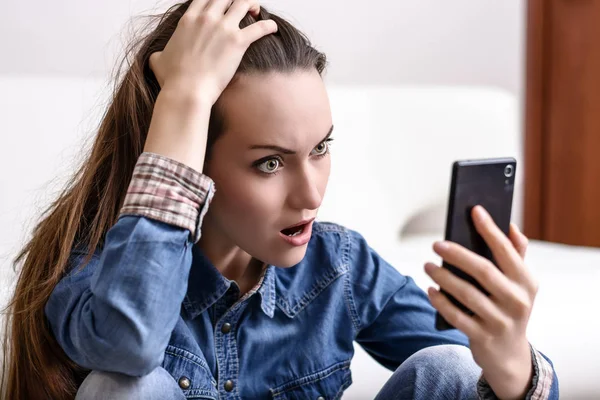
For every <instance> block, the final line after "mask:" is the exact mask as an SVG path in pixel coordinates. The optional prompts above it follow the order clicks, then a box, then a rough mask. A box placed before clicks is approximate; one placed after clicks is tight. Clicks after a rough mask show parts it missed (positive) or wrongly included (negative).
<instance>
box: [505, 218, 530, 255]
mask: <svg viewBox="0 0 600 400" xmlns="http://www.w3.org/2000/svg"><path fill="white" fill-rule="evenodd" d="M508 238H509V239H510V241H511V242H512V244H513V246H515V249H517V252H518V253H519V255H520V256H521V258H522V259H525V253H526V252H527V245H528V244H529V239H527V236H525V235H523V234H522V233H521V231H520V230H519V227H518V226H517V225H516V224H513V223H511V224H510V231H509V234H508Z"/></svg>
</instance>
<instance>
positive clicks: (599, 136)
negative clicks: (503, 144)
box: [542, 0, 600, 246]
mask: <svg viewBox="0 0 600 400" xmlns="http://www.w3.org/2000/svg"><path fill="white" fill-rule="evenodd" d="M547 4H549V5H550V7H549V8H548V9H547V10H546V13H547V14H546V16H547V19H548V20H549V26H550V27H551V29H549V32H548V33H547V37H548V42H547V43H549V44H550V46H548V44H546V46H547V47H546V54H547V57H548V58H547V59H548V63H547V65H546V73H545V76H546V77H547V78H546V82H545V84H546V85H547V89H546V90H547V93H546V105H545V107H544V114H545V115H544V118H543V119H544V120H545V121H547V124H546V125H545V126H544V128H543V131H544V132H543V141H544V143H543V144H542V152H543V153H544V157H543V163H542V168H543V169H544V170H545V172H544V173H543V180H542V182H543V183H542V186H543V191H542V196H543V199H542V202H544V203H545V205H544V207H542V213H543V214H542V220H543V221H544V222H543V224H542V229H543V230H542V232H543V235H542V236H543V238H544V239H545V240H549V241H554V242H560V243H569V244H578V245H589V246H600V189H599V188H600V157H599V152H600V112H599V111H600V40H599V39H600V1H596V0H587V1H585V0H571V1H567V0H553V1H551V2H548V3H547Z"/></svg>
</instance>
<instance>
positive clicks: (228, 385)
mask: <svg viewBox="0 0 600 400" xmlns="http://www.w3.org/2000/svg"><path fill="white" fill-rule="evenodd" d="M224 387H225V390H227V391H228V392H231V391H232V390H233V381H232V380H230V379H228V380H227V382H225V385H224Z"/></svg>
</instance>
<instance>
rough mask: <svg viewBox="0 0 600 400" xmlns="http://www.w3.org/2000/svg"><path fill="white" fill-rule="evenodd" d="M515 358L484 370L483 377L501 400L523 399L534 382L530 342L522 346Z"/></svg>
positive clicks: (508, 358)
mask: <svg viewBox="0 0 600 400" xmlns="http://www.w3.org/2000/svg"><path fill="white" fill-rule="evenodd" d="M518 348H519V351H517V352H516V353H515V356H514V357H506V358H504V359H503V360H502V362H501V363H498V364H495V365H494V366H493V367H492V366H490V367H489V368H486V369H484V370H483V376H484V377H485V380H486V381H487V383H488V384H489V385H490V387H491V388H492V390H493V391H494V393H495V394H496V396H497V397H498V398H501V399H523V398H525V396H526V395H527V392H528V391H529V390H530V389H531V385H532V382H533V374H534V368H533V359H532V355H531V349H530V346H529V342H525V344H524V345H523V344H520V345H519V346H518Z"/></svg>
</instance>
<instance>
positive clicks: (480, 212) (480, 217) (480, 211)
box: [475, 206, 486, 221]
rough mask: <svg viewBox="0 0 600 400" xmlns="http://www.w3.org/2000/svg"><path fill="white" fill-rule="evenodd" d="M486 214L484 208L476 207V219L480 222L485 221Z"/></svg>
mask: <svg viewBox="0 0 600 400" xmlns="http://www.w3.org/2000/svg"><path fill="white" fill-rule="evenodd" d="M485 216H486V212H485V210H484V209H483V207H482V206H475V218H476V219H477V220H478V221H483V220H484V219H485Z"/></svg>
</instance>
